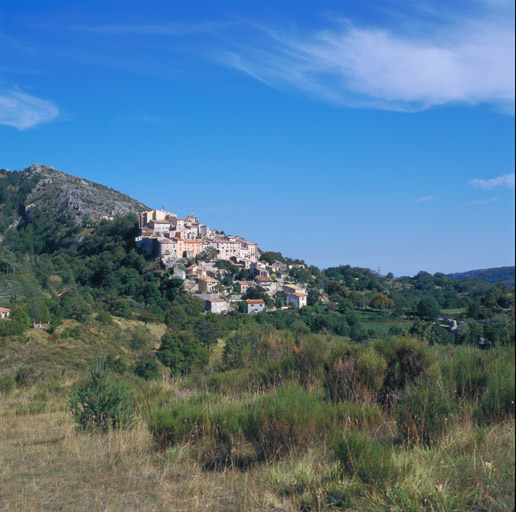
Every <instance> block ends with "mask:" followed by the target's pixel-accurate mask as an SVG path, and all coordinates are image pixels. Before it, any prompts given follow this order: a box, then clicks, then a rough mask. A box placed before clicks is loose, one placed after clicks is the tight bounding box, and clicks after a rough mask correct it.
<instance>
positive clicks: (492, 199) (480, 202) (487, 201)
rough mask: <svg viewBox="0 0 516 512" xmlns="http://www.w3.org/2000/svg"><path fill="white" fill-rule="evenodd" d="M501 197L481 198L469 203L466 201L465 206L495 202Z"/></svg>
mask: <svg viewBox="0 0 516 512" xmlns="http://www.w3.org/2000/svg"><path fill="white" fill-rule="evenodd" d="M499 199H500V198H499V197H491V198H490V199H480V200H479V201H471V202H469V203H466V204H465V206H475V205H481V204H489V203H494V202H495V201H498V200H499Z"/></svg>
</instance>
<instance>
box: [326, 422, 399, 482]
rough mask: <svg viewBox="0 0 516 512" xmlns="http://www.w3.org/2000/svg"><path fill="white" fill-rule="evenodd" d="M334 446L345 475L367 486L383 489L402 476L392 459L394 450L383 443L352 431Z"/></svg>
mask: <svg viewBox="0 0 516 512" xmlns="http://www.w3.org/2000/svg"><path fill="white" fill-rule="evenodd" d="M332 446H333V451H334V453H335V456H336V457H337V459H338V460H339V462H340V463H341V465H342V468H343V470H344V471H345V473H347V474H348V475H350V476H356V477H358V478H359V479H360V480H361V481H362V482H364V483H365V484H367V485H376V486H379V487H383V486H385V485H387V484H389V483H390V482H394V481H395V480H396V479H397V478H398V477H399V475H400V471H399V470H398V468H397V466H396V465H395V463H394V461H393V458H392V448H391V447H390V446H389V445H387V444H385V443H383V442H382V441H376V440H370V439H369V437H368V436H367V435H364V434H361V433H359V432H356V431H351V432H349V433H347V434H344V435H339V436H337V437H336V438H335V439H334V441H333V445H332Z"/></svg>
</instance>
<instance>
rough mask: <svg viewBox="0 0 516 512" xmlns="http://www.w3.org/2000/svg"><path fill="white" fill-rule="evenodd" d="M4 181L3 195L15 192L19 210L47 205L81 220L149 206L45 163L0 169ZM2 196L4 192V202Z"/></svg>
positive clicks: (46, 208) (23, 211)
mask: <svg viewBox="0 0 516 512" xmlns="http://www.w3.org/2000/svg"><path fill="white" fill-rule="evenodd" d="M0 183H1V185H0V187H1V188H2V190H3V194H2V195H4V196H6V195H10V194H12V193H13V192H14V193H15V195H16V196H17V198H18V199H20V201H19V204H18V205H12V206H16V207H17V209H18V211H19V213H25V212H28V211H30V210H31V209H44V210H45V211H47V212H48V213H49V214H56V213H59V214H61V215H64V216H65V217H68V218H71V219H73V220H75V221H80V220H82V219H83V218H84V216H89V217H91V218H92V219H99V218H101V217H103V216H113V215H117V214H120V215H126V214H128V213H137V212H139V211H141V210H143V209H145V208H146V206H145V205H144V204H142V203H140V202H139V201H136V200H135V199H132V198H131V197H129V196H127V195H125V194H122V193H120V192H118V191H116V190H113V189H111V188H108V187H106V186H104V185H99V184H98V183H94V182H92V181H88V180H85V179H82V178H77V177H75V176H71V175H70V174H65V173H63V172H60V171H58V170H56V169H54V168H53V167H47V166H44V165H41V164H34V165H31V166H30V167H28V168H27V169H24V170H23V171H20V172H16V171H13V172H10V171H7V170H5V169H4V170H0ZM16 189H17V190H16ZM20 192H21V194H20ZM1 199H2V197H1V195H0V202H1ZM11 202H12V201H11Z"/></svg>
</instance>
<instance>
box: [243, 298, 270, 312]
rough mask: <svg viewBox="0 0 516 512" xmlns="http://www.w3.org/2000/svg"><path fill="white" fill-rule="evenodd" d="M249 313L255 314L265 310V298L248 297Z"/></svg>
mask: <svg viewBox="0 0 516 512" xmlns="http://www.w3.org/2000/svg"><path fill="white" fill-rule="evenodd" d="M246 303H247V314H248V315H255V314H256V313H260V312H261V311H264V310H265V301H264V300H263V299H247V300H246Z"/></svg>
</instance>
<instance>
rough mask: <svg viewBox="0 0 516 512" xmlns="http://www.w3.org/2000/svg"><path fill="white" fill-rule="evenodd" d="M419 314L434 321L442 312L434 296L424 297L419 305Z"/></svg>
mask: <svg viewBox="0 0 516 512" xmlns="http://www.w3.org/2000/svg"><path fill="white" fill-rule="evenodd" d="M417 314H418V316H419V317H420V318H425V319H427V320H431V321H433V320H437V318H438V317H439V315H440V314H441V308H440V307H439V304H438V303H437V301H436V300H435V299H434V298H433V297H424V298H423V299H421V300H420V301H419V304H418V305H417Z"/></svg>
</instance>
